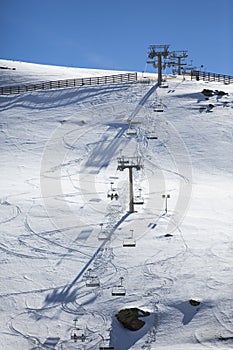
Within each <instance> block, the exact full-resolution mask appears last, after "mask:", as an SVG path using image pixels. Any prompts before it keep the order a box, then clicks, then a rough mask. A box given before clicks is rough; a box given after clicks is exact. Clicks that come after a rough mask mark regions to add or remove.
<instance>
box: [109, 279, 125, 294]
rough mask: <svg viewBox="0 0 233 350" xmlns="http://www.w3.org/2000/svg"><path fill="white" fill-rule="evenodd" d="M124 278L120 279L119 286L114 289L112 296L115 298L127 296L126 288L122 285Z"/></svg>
mask: <svg viewBox="0 0 233 350" xmlns="http://www.w3.org/2000/svg"><path fill="white" fill-rule="evenodd" d="M123 279H124V278H123V277H121V278H120V281H121V282H120V284H119V285H116V286H114V287H113V288H112V296H113V297H122V296H125V295H126V289H125V287H124V286H123V285H122V280H123Z"/></svg>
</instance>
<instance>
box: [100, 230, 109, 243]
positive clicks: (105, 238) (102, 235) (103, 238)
mask: <svg viewBox="0 0 233 350" xmlns="http://www.w3.org/2000/svg"><path fill="white" fill-rule="evenodd" d="M98 240H99V241H109V240H110V233H109V232H108V231H107V230H101V231H100V232H99V236H98Z"/></svg>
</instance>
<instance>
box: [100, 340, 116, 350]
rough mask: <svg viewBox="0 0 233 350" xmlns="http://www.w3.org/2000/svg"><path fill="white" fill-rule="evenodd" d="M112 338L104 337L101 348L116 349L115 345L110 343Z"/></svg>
mask: <svg viewBox="0 0 233 350" xmlns="http://www.w3.org/2000/svg"><path fill="white" fill-rule="evenodd" d="M109 342H110V339H103V340H102V342H101V345H100V347H99V350H114V346H112V345H110V344H109Z"/></svg>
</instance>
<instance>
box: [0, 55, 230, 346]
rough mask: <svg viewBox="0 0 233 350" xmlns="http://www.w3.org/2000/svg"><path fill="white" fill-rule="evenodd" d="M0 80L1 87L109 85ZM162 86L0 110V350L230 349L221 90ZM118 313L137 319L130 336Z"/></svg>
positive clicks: (61, 93) (83, 93) (8, 99)
mask: <svg viewBox="0 0 233 350" xmlns="http://www.w3.org/2000/svg"><path fill="white" fill-rule="evenodd" d="M0 66H7V67H8V68H12V67H14V68H16V70H10V69H1V71H0V72H1V79H0V84H1V85H2V86H4V85H8V84H18V83H22V82H23V83H25V82H34V81H39V80H40V81H44V80H50V79H51V80H54V79H66V78H76V77H82V76H83V77H88V76H92V75H93V74H94V75H96V76H98V75H99V76H102V75H108V74H116V73H118V72H110V71H109V72H106V71H96V70H94V71H93V70H85V69H75V68H65V67H60V68H59V67H49V66H39V65H33V64H26V63H21V62H13V61H0ZM143 79H144V80H143ZM167 82H168V87H167V88H159V87H157V85H156V79H155V76H154V77H150V80H149V79H147V78H146V75H145V76H144V78H143V77H141V80H140V81H138V82H135V83H124V84H114V85H100V86H88V87H81V88H80V87H79V88H68V89H59V90H50V91H36V92H30V93H25V94H22V95H11V96H0V111H1V119H0V127H1V139H0V142H1V192H0V229H1V235H0V249H1V255H0V261H1V274H0V310H1V317H0V344H1V345H0V347H1V349H4V350H12V349H23V350H37V349H57V350H58V349H59V350H61V349H71V350H72V349H86V350H87V349H99V347H100V346H104V345H105V346H110V345H111V346H114V349H115V350H127V349H134V350H138V349H144V350H148V349H161V350H168V349H169V350H170V349H175V350H177V349H179V350H182V349H184V350H199V349H208V348H209V349H231V348H233V277H232V267H233V235H232V227H233V222H232V221H233V219H232V218H233V217H232V209H233V204H232V203H233V186H232V182H233V181H232V180H233V179H232V174H233V165H232V144H233V118H232V117H233V86H232V85H222V84H221V83H217V82H211V83H210V82H202V81H198V82H197V81H191V80H190V78H189V77H186V79H185V80H183V79H182V78H181V77H168V79H167ZM203 89H211V90H213V91H215V90H218V91H224V92H226V93H228V95H223V96H220V95H218V94H216V93H215V94H214V95H213V96H212V97H209V98H208V99H207V97H206V96H204V95H203V94H202V93H201V92H202V90H203ZM213 106H214V107H213ZM159 109H160V110H161V109H162V110H163V112H161V111H160V112H159V111H158V110H159ZM155 136H156V137H157V138H154V137H155ZM119 158H120V161H121V162H122V161H123V162H124V164H125V165H126V168H125V170H122V171H120V170H118V169H117V167H118V165H119ZM135 164H136V165H137V164H139V165H140V167H139V168H140V169H139V170H137V169H136V168H133V170H132V173H133V174H132V175H133V187H134V195H135V197H137V198H135V201H136V200H137V199H138V198H141V197H142V198H143V200H142V201H143V204H135V206H134V209H135V212H134V213H129V169H128V168H127V165H135ZM112 188H113V189H114V190H115V191H116V192H117V193H118V195H119V198H118V200H117V199H115V198H114V199H112V200H111V197H108V194H111V193H112V191H111V189H112ZM115 191H114V193H115ZM163 195H165V198H164V197H163ZM168 195H169V196H170V198H169V197H168ZM166 202H167V207H166ZM166 209H167V210H166ZM104 235H107V236H108V238H109V240H103V239H102V240H100V238H103V236H104ZM127 239H128V241H129V240H130V239H131V242H132V239H133V240H134V241H135V243H136V246H135V247H123V242H125V241H127ZM128 241H127V242H128ZM121 277H123V279H121ZM90 281H95V282H99V286H98V283H97V286H95V287H90V286H89V287H87V286H86V283H88V282H90ZM121 282H122V287H123V288H124V290H125V292H126V295H125V296H112V292H113V290H118V291H119V290H120V289H121V288H120V287H119V285H120V284H121ZM117 286H118V287H117ZM190 299H194V300H197V301H199V302H200V304H199V305H198V306H193V305H191V304H190V303H189V300H190ZM128 307H138V308H140V309H142V310H144V311H149V312H150V316H148V317H146V318H144V320H145V321H146V324H145V326H144V327H143V328H141V329H140V330H139V331H136V332H132V331H129V330H126V329H124V328H123V327H122V326H121V325H120V324H119V322H118V321H117V320H116V318H115V314H116V313H117V312H118V311H120V310H121V309H123V308H128ZM74 319H77V321H76V327H77V328H79V330H78V329H77V330H76V331H77V332H80V334H82V333H83V334H84V335H85V340H84V341H82V340H81V339H78V340H77V342H74V340H73V339H71V334H72V330H73V328H74V326H75V323H74V321H73V320H74ZM107 339H109V340H107Z"/></svg>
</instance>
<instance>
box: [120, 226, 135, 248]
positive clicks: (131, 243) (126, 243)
mask: <svg viewBox="0 0 233 350" xmlns="http://www.w3.org/2000/svg"><path fill="white" fill-rule="evenodd" d="M130 231H131V235H130V236H129V237H127V238H125V239H124V240H123V247H136V241H135V239H134V237H133V230H130Z"/></svg>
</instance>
